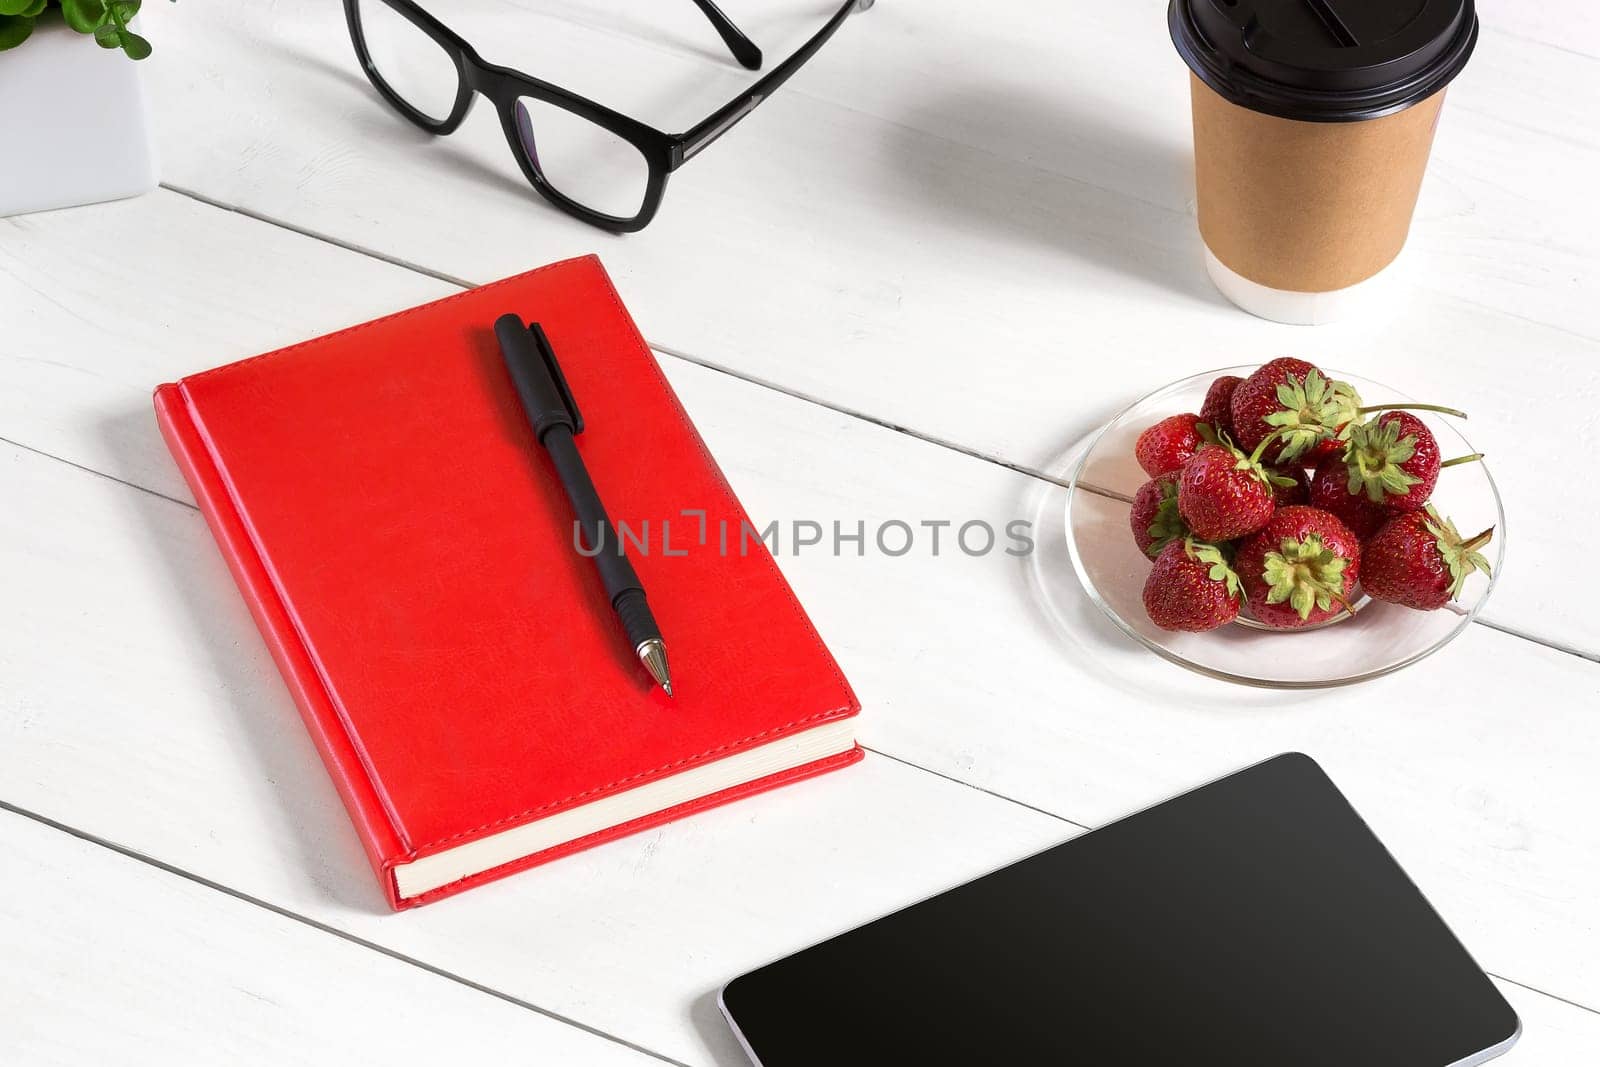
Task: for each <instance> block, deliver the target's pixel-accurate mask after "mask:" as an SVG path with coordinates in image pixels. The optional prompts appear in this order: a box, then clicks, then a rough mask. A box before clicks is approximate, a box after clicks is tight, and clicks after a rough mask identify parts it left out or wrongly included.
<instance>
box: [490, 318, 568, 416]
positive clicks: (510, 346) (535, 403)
mask: <svg viewBox="0 0 1600 1067" xmlns="http://www.w3.org/2000/svg"><path fill="white" fill-rule="evenodd" d="M494 335H495V337H496V338H497V339H498V340H499V342H500V355H501V358H503V359H504V360H505V364H506V370H508V371H509V372H510V373H511V382H512V384H513V385H515V386H516V389H517V396H518V397H519V398H520V399H521V400H522V410H523V411H525V412H526V413H527V415H528V423H529V425H531V426H532V427H533V433H534V436H535V437H537V438H538V439H539V440H540V441H543V440H544V435H545V434H546V433H547V432H548V431H549V430H550V428H551V427H553V426H565V427H566V428H567V429H569V430H570V431H572V432H573V433H575V434H577V433H582V432H583V416H582V415H581V414H580V413H579V412H578V404H577V401H576V400H574V399H573V396H572V390H571V388H569V387H568V385H567V379H566V376H565V375H563V374H562V373H561V364H560V363H558V362H557V361H556V355H555V350H554V349H552V348H551V347H550V340H549V338H547V337H545V335H544V330H543V329H541V328H540V326H539V324H538V323H536V322H535V323H532V324H529V325H524V324H523V322H522V317H521V316H520V315H514V314H506V315H501V316H500V317H499V318H498V319H496V320H495V322H494Z"/></svg>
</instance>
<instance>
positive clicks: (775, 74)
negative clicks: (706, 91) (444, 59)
mask: <svg viewBox="0 0 1600 1067" xmlns="http://www.w3.org/2000/svg"><path fill="white" fill-rule="evenodd" d="M874 2H875V0H846V3H845V4H844V6H842V7H841V8H840V9H839V10H838V12H837V13H835V14H834V15H833V16H832V17H831V18H830V19H829V20H828V21H827V23H826V24H824V25H823V27H822V28H821V29H820V30H818V31H817V32H816V33H815V34H814V35H812V37H811V38H810V39H809V40H807V41H806V43H805V44H804V45H802V46H801V47H800V48H799V50H798V51H796V52H795V53H794V54H793V55H791V56H790V57H789V58H788V59H785V60H784V61H783V62H782V63H780V64H778V65H777V66H776V67H773V68H772V70H770V71H769V72H767V73H766V74H765V75H763V76H762V77H761V79H760V80H758V81H757V82H756V83H755V84H754V85H751V86H750V87H749V88H748V89H746V90H745V91H744V92H742V93H741V94H739V95H738V96H737V97H735V98H734V99H732V100H730V101H729V102H728V103H727V104H725V105H724V106H722V107H720V108H718V109H717V110H716V111H714V112H712V114H711V115H710V116H708V117H707V118H706V119H705V120H703V121H701V122H699V123H696V124H695V125H694V126H692V127H690V128H689V129H688V130H685V131H684V132H683V133H676V134H671V133H666V132H663V131H661V130H658V129H656V128H655V127H653V126H650V125H648V124H646V123H643V122H640V121H639V120H637V119H633V118H630V117H628V116H627V115H624V114H622V113H621V112H619V111H614V110H613V109H611V108H609V107H606V106H605V105H604V104H600V103H596V102H595V101H593V100H590V99H589V98H588V97H585V96H580V95H579V94H577V93H574V92H571V91H570V90H567V89H563V88H561V86H559V85H555V84H552V83H551V82H547V81H544V80H543V79H541V78H535V77H534V76H532V75H530V74H525V73H523V72H522V71H519V70H515V69H513V68H511V67H503V66H499V65H498V64H494V63H490V62H488V61H486V60H485V59H484V58H483V57H482V56H480V55H479V54H478V52H477V50H476V49H475V48H473V47H472V45H470V44H468V43H467V41H466V40H465V39H464V38H463V37H461V36H460V35H459V34H457V33H456V32H455V31H453V30H451V29H450V28H449V27H448V26H446V25H445V24H444V23H442V22H440V21H439V20H438V19H436V18H434V17H433V16H432V15H431V14H429V13H428V12H427V11H425V10H423V8H422V7H421V6H420V5H419V4H417V3H416V2H415V0H344V10H345V21H346V22H347V23H348V24H349V27H350V42H351V44H353V45H354V46H355V50H356V57H357V58H358V59H359V60H360V61H361V68H362V70H363V71H364V72H365V73H366V75H367V80H368V81H370V82H371V83H372V86H373V88H375V89H377V90H378V93H379V94H380V95H381V96H382V97H383V98H384V99H385V100H386V101H388V103H389V105H390V106H391V107H393V108H394V109H395V110H396V111H398V112H399V113H400V114H401V115H402V116H404V117H405V118H406V119H407V120H409V121H410V122H411V123H412V124H413V125H415V126H417V127H418V128H420V129H423V130H426V131H427V132H428V133H431V134H434V135H435V136H439V137H444V136H448V135H449V134H452V133H454V132H455V131H456V130H457V129H458V128H460V126H461V123H462V122H464V121H465V120H466V117H467V114H468V112H470V111H471V110H472V105H473V102H474V101H475V100H476V99H477V97H478V96H479V95H482V96H483V97H485V98H486V99H488V100H489V101H490V102H491V103H492V104H494V106H495V110H496V111H497V112H498V113H499V115H500V125H501V127H502V128H503V130H504V132H505V135H506V142H507V144H509V145H510V147H511V152H512V154H513V155H514V156H516V157H517V162H518V163H519V164H520V165H521V167H522V172H523V174H524V175H525V176H526V177H527V179H528V182H529V184H530V185H532V186H533V188H534V190H535V191H536V192H538V193H539V195H540V196H542V197H544V198H545V199H546V200H548V201H549V202H550V203H551V204H553V205H555V206H556V207H558V208H560V209H561V210H562V211H565V212H567V213H568V214H569V215H572V216H574V217H576V218H578V219H581V220H582V221H584V222H587V223H589V224H590V225H591V226H597V227H599V228H600V229H603V230H609V231H610V232H612V233H635V232H637V231H639V230H642V229H644V227H645V226H647V225H649V223H650V220H651V219H653V218H655V215H656V212H657V211H658V210H659V209H660V207H661V198H662V196H663V195H664V194H665V192H666V185H667V175H669V174H671V173H672V172H673V171H675V170H677V169H678V168H679V167H681V166H683V164H684V163H686V162H688V161H689V160H690V159H692V158H694V157H695V156H696V155H698V154H699V153H700V152H701V151H702V150H703V149H704V148H706V147H707V146H708V145H710V144H711V143H712V142H713V141H715V140H717V138H719V137H721V136H722V135H723V134H725V133H727V132H728V131H729V130H730V129H732V128H733V127H734V126H736V125H738V123H739V122H740V121H742V120H743V119H744V118H745V116H747V115H749V114H750V112H752V111H754V110H755V109H756V107H758V106H759V105H760V104H761V103H762V101H764V100H766V99H767V98H768V97H769V96H771V95H772V93H773V92H774V91H775V90H776V89H777V88H778V87H779V86H781V85H782V84H783V83H784V82H786V81H788V80H789V79H790V78H791V77H792V76H793V75H794V73H795V72H796V71H798V70H799V69H800V68H801V67H802V66H804V65H805V64H806V62H807V61H809V60H810V59H811V57H812V56H814V55H816V53H817V51H818V50H819V49H820V48H821V47H822V46H823V45H824V44H826V43H827V41H828V39H829V38H831V37H832V36H833V35H834V33H835V32H836V31H837V30H838V29H839V27H840V26H841V25H843V24H844V21H845V19H847V18H848V17H849V16H850V15H851V14H852V13H853V12H856V11H865V10H867V9H868V8H870V7H872V5H873V3H874ZM363 3H367V4H378V3H381V4H383V5H385V6H387V7H389V8H390V9H392V10H393V11H394V12H395V13H396V14H399V15H400V16H401V17H403V18H405V19H406V20H407V21H409V22H410V23H411V24H412V25H414V26H416V27H417V28H418V29H420V30H422V31H423V32H424V33H426V34H427V35H428V36H429V37H430V38H432V39H433V41H434V42H435V43H437V44H438V45H439V46H440V48H442V49H443V50H444V52H445V53H446V54H447V55H449V57H450V59H451V61H452V62H453V63H454V64H455V68H456V86H457V88H456V98H455V101H454V103H453V104H452V106H451V109H450V113H449V114H448V115H446V116H445V117H444V118H442V119H437V118H434V117H432V116H430V115H427V114H425V113H424V112H422V111H419V110H418V109H417V108H416V107H414V106H412V105H411V104H410V103H408V102H407V101H406V100H405V98H404V97H402V96H401V95H400V94H399V93H397V92H396V91H395V90H394V89H392V88H391V87H390V86H389V84H388V83H387V82H386V81H384V79H383V75H382V74H381V73H379V71H378V68H377V65H376V64H375V63H374V62H373V59H372V55H371V52H370V51H369V50H368V48H367V40H366V30H365V28H364V27H363V26H362V22H361V12H360V5H361V4H363ZM695 4H696V6H698V7H699V8H700V9H701V11H702V12H703V13H704V14H705V15H706V17H707V18H709V19H710V20H711V22H712V25H713V26H714V27H716V29H717V32H718V34H719V35H720V36H721V37H722V39H723V41H724V42H725V43H726V44H727V45H728V47H729V49H730V50H731V51H732V52H733V54H734V57H735V58H736V59H738V61H739V62H740V63H741V64H742V65H743V66H745V67H747V68H750V69H755V68H758V67H760V65H761V51H760V49H758V48H756V47H755V45H754V44H752V43H751V42H750V40H749V38H747V37H745V36H744V34H743V33H741V32H740V31H739V30H738V28H737V27H736V26H734V24H733V23H732V22H731V21H730V20H729V19H728V18H727V16H726V15H724V14H723V13H722V12H721V10H719V9H718V8H717V7H716V5H715V4H714V3H713V2H712V0H695ZM523 97H531V98H532V99H535V100H540V101H543V102H544V103H547V104H551V105H553V106H555V107H558V108H561V109H563V110H565V111H567V112H570V113H571V114H574V115H577V116H578V117H580V118H583V119H587V120H588V121H590V122H593V123H595V124H596V125H598V126H600V127H602V128H603V129H606V130H608V131H609V132H611V133H613V134H615V135H617V136H618V137H620V138H622V139H623V140H625V141H627V142H628V143H629V144H631V145H633V146H634V147H635V148H637V149H638V150H639V152H640V154H641V155H642V156H643V157H644V159H645V163H646V166H647V167H648V169H649V177H648V180H647V182H646V186H645V193H644V200H643V202H642V203H641V204H640V207H639V211H638V213H637V214H635V215H633V216H632V217H630V218H623V217H620V216H616V215H607V214H605V213H603V212H599V211H596V210H594V209H593V208H590V207H587V206H585V205H584V204H581V203H579V202H578V201H576V200H573V199H572V198H571V197H569V196H567V195H565V194H564V193H562V192H561V191H560V190H559V189H556V188H555V187H554V186H553V185H551V184H550V182H549V181H548V180H547V179H546V178H545V176H544V174H543V172H542V171H541V170H540V169H539V167H538V165H537V164H536V163H535V161H534V160H533V158H532V156H531V153H530V152H529V151H528V148H527V146H526V145H525V144H523V141H522V138H521V136H520V134H519V133H518V130H517V117H516V104H517V101H518V100H519V99H521V98H523Z"/></svg>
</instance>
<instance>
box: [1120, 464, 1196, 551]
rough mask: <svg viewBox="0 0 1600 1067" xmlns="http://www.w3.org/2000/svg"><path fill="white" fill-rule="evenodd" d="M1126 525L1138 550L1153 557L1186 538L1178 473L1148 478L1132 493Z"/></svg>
mask: <svg viewBox="0 0 1600 1067" xmlns="http://www.w3.org/2000/svg"><path fill="white" fill-rule="evenodd" d="M1128 525H1129V526H1131V527H1132V529H1133V539H1134V541H1135V542H1137V543H1138V545H1139V551H1141V552H1143V553H1144V554H1145V555H1147V556H1150V557H1151V558H1154V557H1156V556H1159V555H1160V554H1161V550H1162V549H1163V548H1166V547H1167V542H1169V541H1172V540H1173V539H1175V538H1179V537H1187V536H1188V535H1189V527H1188V526H1187V525H1186V524H1185V523H1184V521H1183V518H1182V517H1181V516H1180V515H1179V514H1178V472H1177V471H1168V472H1167V473H1165V474H1163V475H1161V476H1159V477H1156V478H1151V479H1150V480H1149V481H1148V482H1145V483H1144V484H1143V485H1141V486H1140V487H1139V491H1138V492H1137V493H1135V494H1133V509H1132V511H1130V512H1129V514H1128Z"/></svg>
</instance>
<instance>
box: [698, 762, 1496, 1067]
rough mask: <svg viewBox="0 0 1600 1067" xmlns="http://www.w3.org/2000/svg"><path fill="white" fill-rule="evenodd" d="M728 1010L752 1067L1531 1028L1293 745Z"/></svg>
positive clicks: (1304, 1044) (1432, 1066)
mask: <svg viewBox="0 0 1600 1067" xmlns="http://www.w3.org/2000/svg"><path fill="white" fill-rule="evenodd" d="M952 847H959V846H958V843H956V842H952ZM722 999H723V1010H724V1012H725V1014H726V1015H727V1016H728V1018H729V1021H730V1022H731V1023H732V1024H733V1026H734V1028H735V1030H736V1031H737V1032H738V1033H739V1036H740V1038H741V1040H742V1042H743V1043H744V1044H745V1046H746V1049H747V1051H748V1052H749V1053H750V1055H751V1058H752V1059H753V1060H755V1061H756V1062H757V1063H758V1064H760V1065H761V1067H816V1065H819V1064H825V1065H830V1067H846V1065H854V1064H861V1065H866V1064H873V1065H879V1064H908V1065H909V1064H1076V1063H1082V1064H1093V1065H1095V1067H1113V1065H1135V1064H1137V1065H1141V1067H1144V1065H1152V1064H1169V1063H1180V1062H1181V1063H1184V1064H1191V1065H1215V1067H1255V1065H1263V1067H1268V1065H1270V1067H1278V1065H1293V1067H1352V1065H1358V1064H1359V1065H1361V1067H1454V1065H1467V1064H1473V1063H1480V1062H1483V1061H1484V1060H1486V1059H1489V1058H1491V1057H1492V1056H1494V1055H1497V1054H1498V1053H1499V1052H1502V1051H1504V1050H1505V1048H1508V1047H1510V1044H1511V1043H1512V1042H1513V1041H1514V1040H1515V1038H1516V1035H1517V1032H1518V1022H1517V1018H1516V1015H1515V1014H1514V1013H1513V1012H1512V1010H1511V1007H1510V1005H1508V1004H1507V1003H1506V1001H1505V999H1504V998H1503V997H1501V995H1500V994H1499V992H1498V991H1497V990H1496V989H1495V988H1494V986H1493V985H1492V984H1491V983H1490V981H1489V980H1488V978H1486V977H1485V976H1484V974H1483V972H1482V970H1480V969H1479V967H1478V966H1477V965H1476V964H1475V963H1474V962H1473V961H1472V958H1471V957H1470V956H1469V955H1468V954H1467V952H1466V950H1465V949H1463V948H1462V946H1461V944H1460V942H1458V941H1457V940H1456V938H1455V937H1454V935H1452V934H1451V932H1450V931H1449V929H1448V928H1446V926H1445V925H1444V923H1443V922H1442V921H1441V920H1440V918H1439V916H1438V915H1437V914H1436V913H1435V912H1434V910H1433V909H1432V907H1431V906H1429V904H1428V902H1427V901H1426V900H1424V899H1423V897H1422V894H1421V893H1420V892H1418V890H1417V888H1416V887H1415V886H1414V885H1413V884H1412V883H1411V880H1410V879H1409V878H1407V877H1406V875H1405V872H1403V871H1402V870H1401V869H1400V867H1399V866H1398V865H1397V864H1396V863H1395V861H1394V859H1393V858H1391V857H1390V855H1389V854H1388V852H1387V851H1386V850H1385V849H1384V847H1383V845H1382V844H1380V843H1379V841H1378V840H1377V838H1376V837H1374V836H1373V834H1372V832H1371V831H1370V830H1369V829H1367V826H1366V824H1365V823H1363V822H1362V820H1361V818H1360V817H1359V816H1358V815H1357V814H1356V813H1355V811H1354V810H1353V809H1352V808H1351V807H1350V804H1349V803H1348V802H1347V801H1346V800H1345V799H1344V797H1343V795H1341V794H1340V793H1339V791H1338V789H1336V788H1335V787H1334V785H1333V783H1332V782H1331V781H1329V779H1328V778H1327V776H1326V775H1325V774H1324V773H1323V772H1322V770H1321V769H1320V768H1319V767H1318V766H1317V765H1316V764H1315V763H1314V762H1312V760H1310V759H1309V758H1307V757H1305V756H1301V755H1286V756H1279V757H1276V758H1274V759H1271V760H1268V761H1267V762H1265V763H1261V764H1257V765H1256V766H1254V767H1251V768H1248V769H1246V770H1244V771H1240V772H1239V773H1237V774H1234V775H1231V776H1230V777H1228V778H1224V779H1222V780H1221V781H1218V782H1213V783H1212V784H1210V785H1207V786H1203V787H1201V788H1200V789H1197V790H1195V791H1193V792H1191V793H1187V794H1185V795H1183V796H1180V797H1178V798H1176V799H1174V800H1170V801H1168V802H1166V803H1164V804H1161V805H1158V806H1156V807H1154V808H1151V809H1149V810H1148V811H1144V812H1140V813H1139V814H1137V815H1133V816H1130V817H1128V818H1126V819H1123V820H1122V821H1120V822H1117V823H1114V824H1112V825H1110V826H1108V827H1105V828H1104V829H1101V830H1096V831H1094V832H1092V833H1088V834H1085V835H1083V836H1082V837H1079V838H1076V839H1074V840H1072V841H1069V842H1067V843H1065V844H1062V845H1058V846H1056V847H1055V848H1052V849H1049V850H1048V851H1045V852H1042V853H1040V854H1038V855H1036V856H1032V857H1030V858H1028V859H1025V860H1022V861H1020V862H1018V863H1015V864H1013V865H1011V866H1009V867H1006V868H1004V869H1002V870H1000V871H997V872H995V873H994V874H991V875H988V876H986V877H983V878H980V879H978V880H977V881H974V882H970V883H968V884H967V885H964V886H961V887H959V888H957V889H953V890H951V891H949V892H947V893H943V894H941V895H939V896H936V897H933V898H932V899H929V900H925V901H923V902H922V903H920V904H915V905H912V906H911V907H909V908H906V909H905V910H903V911H900V912H896V913H895V914H893V915H889V916H887V917H885V918H883V919H879V920H877V921H876V922H873V923H870V924H868V925H866V926H863V927H861V928H860V929H857V930H853V931H851V932H849V933H846V934H842V935H840V936H839V937H835V938H833V939H832V940H830V941H826V942H824V943H822V944H820V945H816V946H814V947H812V948H809V949H806V950H805V951H802V952H799V953H797V954H796V955H793V956H790V957H788V958H787V959H784V960H780V961H778V962H777V963H774V964H771V965H769V966H766V967H763V968H761V969H760V970H757V971H753V972H751V973H750V974H747V975H744V976H743V977H741V978H738V979H735V980H734V981H733V982H730V983H729V984H728V986H727V987H726V988H725V989H724V990H723V994H722Z"/></svg>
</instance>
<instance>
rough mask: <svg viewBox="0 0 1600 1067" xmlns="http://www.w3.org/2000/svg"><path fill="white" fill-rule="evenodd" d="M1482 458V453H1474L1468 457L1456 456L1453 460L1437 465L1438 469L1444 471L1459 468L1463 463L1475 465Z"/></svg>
mask: <svg viewBox="0 0 1600 1067" xmlns="http://www.w3.org/2000/svg"><path fill="white" fill-rule="evenodd" d="M1482 458H1483V453H1482V452H1474V453H1473V454H1472V455H1470V456H1457V457H1456V458H1455V459H1447V460H1445V461H1444V462H1443V463H1441V464H1439V469H1440V470H1444V469H1445V468H1446V467H1459V466H1461V464H1463V463H1476V462H1478V460H1480V459H1482Z"/></svg>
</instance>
